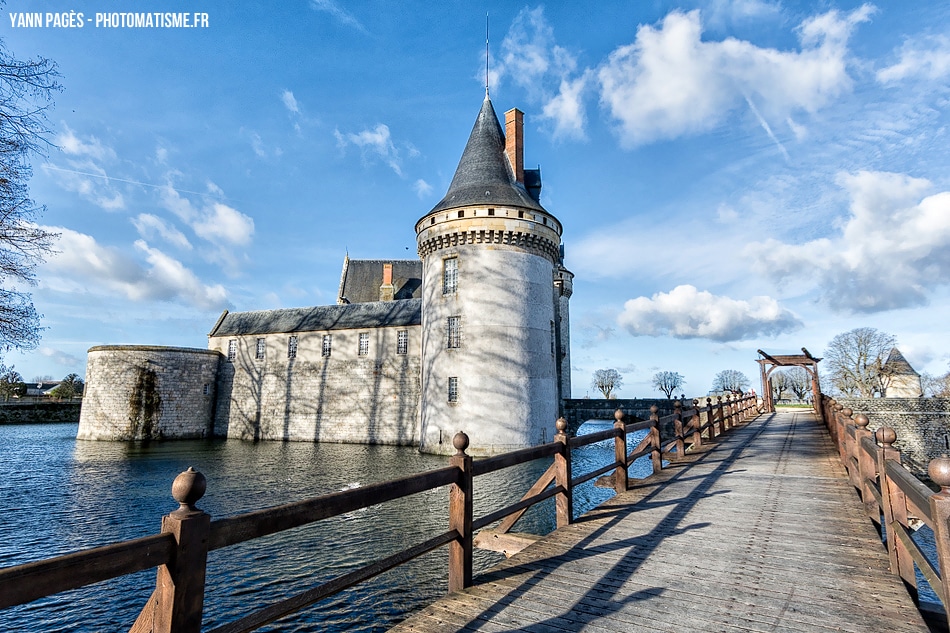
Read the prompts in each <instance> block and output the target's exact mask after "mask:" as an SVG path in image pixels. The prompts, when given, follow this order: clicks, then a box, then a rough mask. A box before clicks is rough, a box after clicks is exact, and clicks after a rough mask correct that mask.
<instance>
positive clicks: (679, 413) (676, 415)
mask: <svg viewBox="0 0 950 633" xmlns="http://www.w3.org/2000/svg"><path fill="white" fill-rule="evenodd" d="M673 435H675V436H676V459H683V455H684V453H686V443H685V442H684V441H683V403H682V402H680V401H679V400H674V401H673Z"/></svg>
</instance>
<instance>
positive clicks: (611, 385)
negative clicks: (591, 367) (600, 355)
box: [590, 369, 623, 399]
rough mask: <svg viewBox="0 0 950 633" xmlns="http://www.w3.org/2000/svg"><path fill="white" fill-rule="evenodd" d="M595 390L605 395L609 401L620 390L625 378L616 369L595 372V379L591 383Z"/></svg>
mask: <svg viewBox="0 0 950 633" xmlns="http://www.w3.org/2000/svg"><path fill="white" fill-rule="evenodd" d="M590 384H591V386H592V387H593V388H594V389H597V390H598V391H600V393H602V394H604V397H605V398H607V399H609V398H610V396H611V395H612V394H613V392H614V391H615V390H617V389H620V386H621V385H622V384H623V376H621V375H620V372H619V371H617V370H616V369H598V370H597V371H595V372H594V379H593V380H592V381H591V383H590Z"/></svg>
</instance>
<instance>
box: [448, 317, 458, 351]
mask: <svg viewBox="0 0 950 633" xmlns="http://www.w3.org/2000/svg"><path fill="white" fill-rule="evenodd" d="M446 347H448V348H449V349H454V348H458V347H462V317H459V316H450V317H449V319H448V343H447V345H446Z"/></svg>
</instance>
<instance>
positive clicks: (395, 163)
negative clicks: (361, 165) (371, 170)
mask: <svg viewBox="0 0 950 633" xmlns="http://www.w3.org/2000/svg"><path fill="white" fill-rule="evenodd" d="M333 135H334V136H335V137H336V142H337V145H338V146H339V147H341V148H344V149H345V148H346V147H347V145H355V146H356V147H358V148H360V151H361V152H362V155H363V160H364V161H367V162H369V161H371V159H372V157H376V158H378V159H380V160H382V161H383V162H385V163H386V164H387V165H389V167H390V168H391V169H392V170H393V171H394V172H396V174H397V175H399V176H402V166H401V159H400V156H399V150H397V149H396V145H395V144H394V143H393V140H392V137H391V136H390V133H389V126H388V125H386V124H385V123H377V124H376V127H375V128H373V129H371V130H370V129H366V130H363V131H362V132H358V133H355V134H354V133H352V132H350V133H347V134H343V133H341V132H340V131H339V130H334V132H333Z"/></svg>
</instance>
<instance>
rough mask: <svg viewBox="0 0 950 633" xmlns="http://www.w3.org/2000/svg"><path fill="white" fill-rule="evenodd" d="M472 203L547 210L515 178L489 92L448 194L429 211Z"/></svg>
mask: <svg viewBox="0 0 950 633" xmlns="http://www.w3.org/2000/svg"><path fill="white" fill-rule="evenodd" d="M471 204H497V205H506V206H514V207H522V208H525V209H534V210H536V211H544V210H545V209H544V207H542V206H541V205H540V204H539V203H538V202H537V201H536V200H534V199H533V198H532V197H531V196H530V195H529V194H528V192H527V190H526V189H525V188H524V185H522V184H520V183H519V182H517V181H516V180H515V177H514V174H513V173H512V170H511V165H510V164H509V163H508V157H507V156H506V155H505V135H504V132H503V131H502V129H501V124H500V123H498V117H497V116H496V115H495V109H494V108H493V107H492V104H491V99H489V98H488V95H485V101H483V102H482V109H481V110H480V111H479V113H478V118H477V119H476V120H475V127H473V128H472V134H471V136H469V137H468V144H467V145H465V151H464V152H462V158H461V160H459V166H458V168H457V169H456V170H455V176H454V177H453V178H452V184H450V185H449V190H448V192H446V194H445V197H444V198H442V200H441V202H439V204H437V205H435V206H434V207H433V208H432V211H430V212H429V213H432V212H434V211H443V210H445V209H452V208H455V207H461V206H465V205H471ZM427 215H428V214H427Z"/></svg>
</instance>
